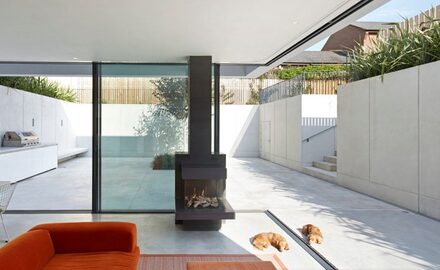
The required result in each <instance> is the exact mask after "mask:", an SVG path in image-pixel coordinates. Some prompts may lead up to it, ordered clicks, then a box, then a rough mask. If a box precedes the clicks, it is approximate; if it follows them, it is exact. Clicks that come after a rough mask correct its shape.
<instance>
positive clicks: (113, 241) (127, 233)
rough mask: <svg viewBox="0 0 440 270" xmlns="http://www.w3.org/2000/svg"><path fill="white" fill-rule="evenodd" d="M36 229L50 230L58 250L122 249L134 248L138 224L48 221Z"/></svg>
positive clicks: (129, 249)
mask: <svg viewBox="0 0 440 270" xmlns="http://www.w3.org/2000/svg"><path fill="white" fill-rule="evenodd" d="M33 230H47V231H48V232H49V234H50V237H51V238H52V243H53V246H54V249H55V253H56V254H65V253H86V252H105V251H122V252H135V251H136V248H137V243H136V225H135V224H133V223H127V222H74V223H49V224H41V225H38V226H35V227H34V228H32V229H31V231H33Z"/></svg>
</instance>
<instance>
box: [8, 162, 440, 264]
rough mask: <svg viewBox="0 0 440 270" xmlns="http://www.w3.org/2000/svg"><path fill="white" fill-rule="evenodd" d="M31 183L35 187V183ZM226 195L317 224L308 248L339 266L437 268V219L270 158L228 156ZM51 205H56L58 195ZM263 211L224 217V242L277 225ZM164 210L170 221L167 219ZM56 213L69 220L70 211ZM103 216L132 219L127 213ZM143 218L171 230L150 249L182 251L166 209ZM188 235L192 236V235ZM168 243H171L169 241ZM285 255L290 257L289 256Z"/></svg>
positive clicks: (246, 205) (244, 207)
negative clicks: (315, 239) (318, 234)
mask: <svg viewBox="0 0 440 270" xmlns="http://www.w3.org/2000/svg"><path fill="white" fill-rule="evenodd" d="M139 168H141V166H139ZM54 172H55V171H54ZM60 179H62V178H60ZM60 179H58V180H60ZM52 180H54V179H52ZM37 187H38V185H35V186H34V188H37ZM58 187H62V185H60V186H58ZM17 190H18V189H17ZM35 191H36V192H37V193H39V196H36V197H35V198H39V199H40V200H44V199H45V198H46V199H47V197H45V196H43V195H42V194H44V193H43V191H41V190H40V191H38V189H37V190H35ZM167 192H169V193H170V194H172V193H173V192H174V190H172V188H170V190H169V191H167ZM54 193H55V192H54ZM139 194H140V193H139ZM227 198H228V201H229V202H230V203H231V205H232V206H233V207H234V208H235V209H236V210H239V211H255V210H257V211H260V210H266V209H270V210H271V211H272V212H273V213H274V214H276V215H277V216H278V217H279V218H280V219H281V220H283V222H285V223H286V224H287V225H288V226H289V227H291V228H292V229H296V228H298V227H301V226H302V225H304V224H306V223H313V224H316V225H317V226H319V227H321V229H322V231H323V234H324V243H323V244H322V245H315V246H314V247H315V248H316V249H317V250H318V251H319V252H321V253H322V254H323V255H324V256H326V257H327V258H328V259H329V260H330V261H331V262H332V263H333V264H334V265H336V266H337V267H338V268H340V269H440V256H438V254H439V253H438V250H440V222H438V221H435V220H432V219H429V218H426V217H423V216H420V215H418V214H414V213H412V212H409V211H405V210H404V209H401V208H399V207H396V206H393V205H390V204H387V203H384V202H382V201H379V200H376V199H373V198H371V197H368V196H365V195H362V194H359V193H356V192H353V191H350V190H348V189H345V188H342V187H339V186H337V185H334V184H331V183H328V182H325V181H322V180H319V179H316V178H314V177H311V176H308V175H304V174H302V173H299V172H296V171H293V170H290V169H287V168H284V167H282V166H279V165H276V164H273V163H271V162H267V161H264V160H262V159H255V158H249V159H232V158H230V159H228V180H227ZM16 199H17V198H16ZM51 203H52V204H53V203H55V202H54V201H51ZM57 203H58V204H60V205H62V203H63V201H58V202H57ZM254 215H255V218H254ZM261 215H263V214H261V213H250V214H246V215H245V217H247V218H243V219H242V218H239V219H238V223H235V222H234V221H230V222H228V223H227V226H225V227H224V228H223V230H222V232H226V231H228V230H232V231H240V232H241V233H240V232H239V233H237V234H232V232H231V234H230V236H231V238H230V240H231V241H232V242H233V243H241V244H239V245H240V246H241V247H243V248H245V249H246V245H247V244H248V243H247V244H246V243H245V242H243V241H245V240H243V237H245V238H248V237H250V236H249V235H252V234H254V233H256V232H260V231H265V230H272V228H273V229H274V230H275V229H277V230H279V228H278V227H262V226H264V224H267V222H269V223H271V224H272V221H270V219H268V218H267V217H266V216H264V218H263V217H262V216H261ZM167 216H168V219H167V218H165V217H167ZM242 216H243V214H239V217H242ZM55 217H57V218H58V217H63V218H66V219H71V218H73V219H74V218H75V215H72V216H69V215H67V216H64V215H55ZM104 217H106V216H104ZM109 217H115V218H121V219H124V218H125V217H127V219H129V218H131V217H130V215H117V216H111V215H110V216H109ZM136 217H137V216H136ZM44 218H47V219H48V220H50V219H53V218H54V216H52V215H47V217H46V216H44V215H43V219H44ZM89 218H90V217H89ZM6 219H7V222H9V224H11V226H12V227H14V229H15V226H16V225H17V224H20V223H21V222H24V219H27V217H26V218H25V217H24V216H20V215H12V214H11V215H7V217H6ZM22 219H23V220H22ZM141 219H142V218H141ZM14 220H15V221H14ZM11 222H12V223H11ZM26 222H27V221H26ZM39 222H42V221H39V220H36V219H31V220H30V221H29V224H36V223H39ZM146 222H147V223H148V224H150V226H156V225H157V226H159V227H160V228H161V229H163V234H164V235H165V234H166V233H165V232H167V231H170V234H171V236H170V237H171V238H170V239H168V238H166V239H168V240H166V241H168V242H166V241H165V242H164V243H163V244H159V245H158V246H156V247H155V248H156V250H161V251H158V252H164V250H167V249H169V250H171V251H170V252H174V251H175V252H177V251H179V252H182V250H181V249H179V247H180V248H182V247H183V246H185V245H186V244H185V241H182V242H179V239H180V238H178V237H176V234H175V233H174V230H175V226H174V222H173V219H172V215H159V216H157V215H154V216H153V215H152V216H148V218H147V219H146ZM142 224H143V223H142ZM154 224H156V225H154ZM159 224H160V225H159ZM165 224H166V225H165ZM234 224H238V225H234ZM29 226H31V225H29ZM18 227H20V226H18ZM140 228H146V227H145V226H141V227H140ZM140 230H142V229H140ZM142 233H145V234H148V233H149V232H148V231H145V232H142ZM213 234H215V233H213ZM177 235H186V232H178V233H177ZM188 235H193V236H194V235H197V233H194V234H193V233H189V234H188ZM203 235H205V233H203ZM207 235H209V234H207ZM182 237H183V236H182ZM196 238H197V237H196ZM183 239H184V238H183ZM216 239H217V240H216V241H219V243H222V241H223V240H224V238H223V237H221V238H216ZM222 239H223V240H222ZM173 241H176V242H175V243H173ZM198 241H201V240H198ZM247 241H248V239H247ZM290 242H292V243H293V241H290ZM166 243H168V244H166ZM231 244H232V243H231ZM173 245H174V246H176V248H174V247H170V246H173ZM197 245H200V247H201V248H207V247H206V246H205V245H203V244H202V243H201V242H197V244H196V245H195V246H194V247H193V248H194V252H197V251H198V250H199V248H200V247H197ZM220 245H221V244H220ZM250 248H251V247H250ZM251 249H252V248H251ZM226 250H230V251H233V249H226ZM214 251H215V252H217V251H216V249H214V250H213V251H211V252H214ZM289 254H292V253H289ZM283 256H287V257H288V258H290V255H283ZM292 256H293V255H292ZM292 258H293V257H292ZM295 259H297V258H295ZM298 263H303V262H302V261H298ZM304 263H305V264H304V267H302V269H307V262H304ZM289 269H293V268H289Z"/></svg>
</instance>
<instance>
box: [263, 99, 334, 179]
mask: <svg viewBox="0 0 440 270" xmlns="http://www.w3.org/2000/svg"><path fill="white" fill-rule="evenodd" d="M336 101H337V98H336V96H334V95H303V96H295V97H291V98H286V99H282V100H278V101H275V102H271V103H267V104H263V105H260V157H261V158H263V159H266V160H269V161H272V162H275V163H277V164H280V165H283V166H286V167H289V168H292V169H295V170H302V168H303V167H304V166H310V165H311V163H312V161H316V160H321V159H322V158H323V156H324V155H333V154H334V151H335V149H336V145H335V143H336V142H335V140H336V134H335V131H334V130H328V131H325V132H322V133H320V132H321V131H324V130H327V129H328V128H329V127H331V126H334V125H335V122H336ZM318 133H320V134H319V135H318V136H316V137H313V138H311V139H310V140H309V142H307V141H304V140H305V139H307V138H308V137H310V136H312V135H314V134H318Z"/></svg>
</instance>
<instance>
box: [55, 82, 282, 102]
mask: <svg viewBox="0 0 440 270" xmlns="http://www.w3.org/2000/svg"><path fill="white" fill-rule="evenodd" d="M50 79H51V80H52V81H56V82H58V83H60V84H61V85H63V86H64V87H69V88H70V89H71V90H72V91H73V92H74V93H75V95H76V99H77V103H92V80H91V78H81V77H77V78H50ZM158 79H159V78H142V77H108V78H103V79H102V103H104V104H156V103H157V99H156V98H155V97H154V91H155V89H156V86H155V85H154V83H153V82H154V80H158ZM280 81H281V80H277V79H220V87H221V91H222V97H223V99H222V100H221V101H222V104H237V105H241V104H246V102H248V101H249V99H250V97H251V92H252V91H258V90H259V89H263V88H266V87H268V86H271V85H273V84H276V83H278V82H280Z"/></svg>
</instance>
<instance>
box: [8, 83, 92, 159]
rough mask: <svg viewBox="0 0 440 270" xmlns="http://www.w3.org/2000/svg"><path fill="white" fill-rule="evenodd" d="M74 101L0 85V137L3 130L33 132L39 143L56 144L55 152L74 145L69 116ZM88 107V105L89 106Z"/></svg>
mask: <svg viewBox="0 0 440 270" xmlns="http://www.w3.org/2000/svg"><path fill="white" fill-rule="evenodd" d="M72 106H75V104H72V103H68V102H62V101H59V100H56V99H53V98H49V97H44V96H41V95H36V94H33V93H28V92H25V91H20V90H16V89H12V88H7V87H4V86H0V109H1V111H0V138H3V134H4V133H5V132H6V131H34V132H36V133H37V134H38V135H39V136H40V141H41V142H42V143H58V153H59V154H60V153H63V152H65V151H67V150H68V149H72V148H75V147H76V133H75V129H74V127H73V126H72V123H71V122H70V118H69V115H71V113H70V111H71V109H72ZM89 106H90V105H89Z"/></svg>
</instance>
